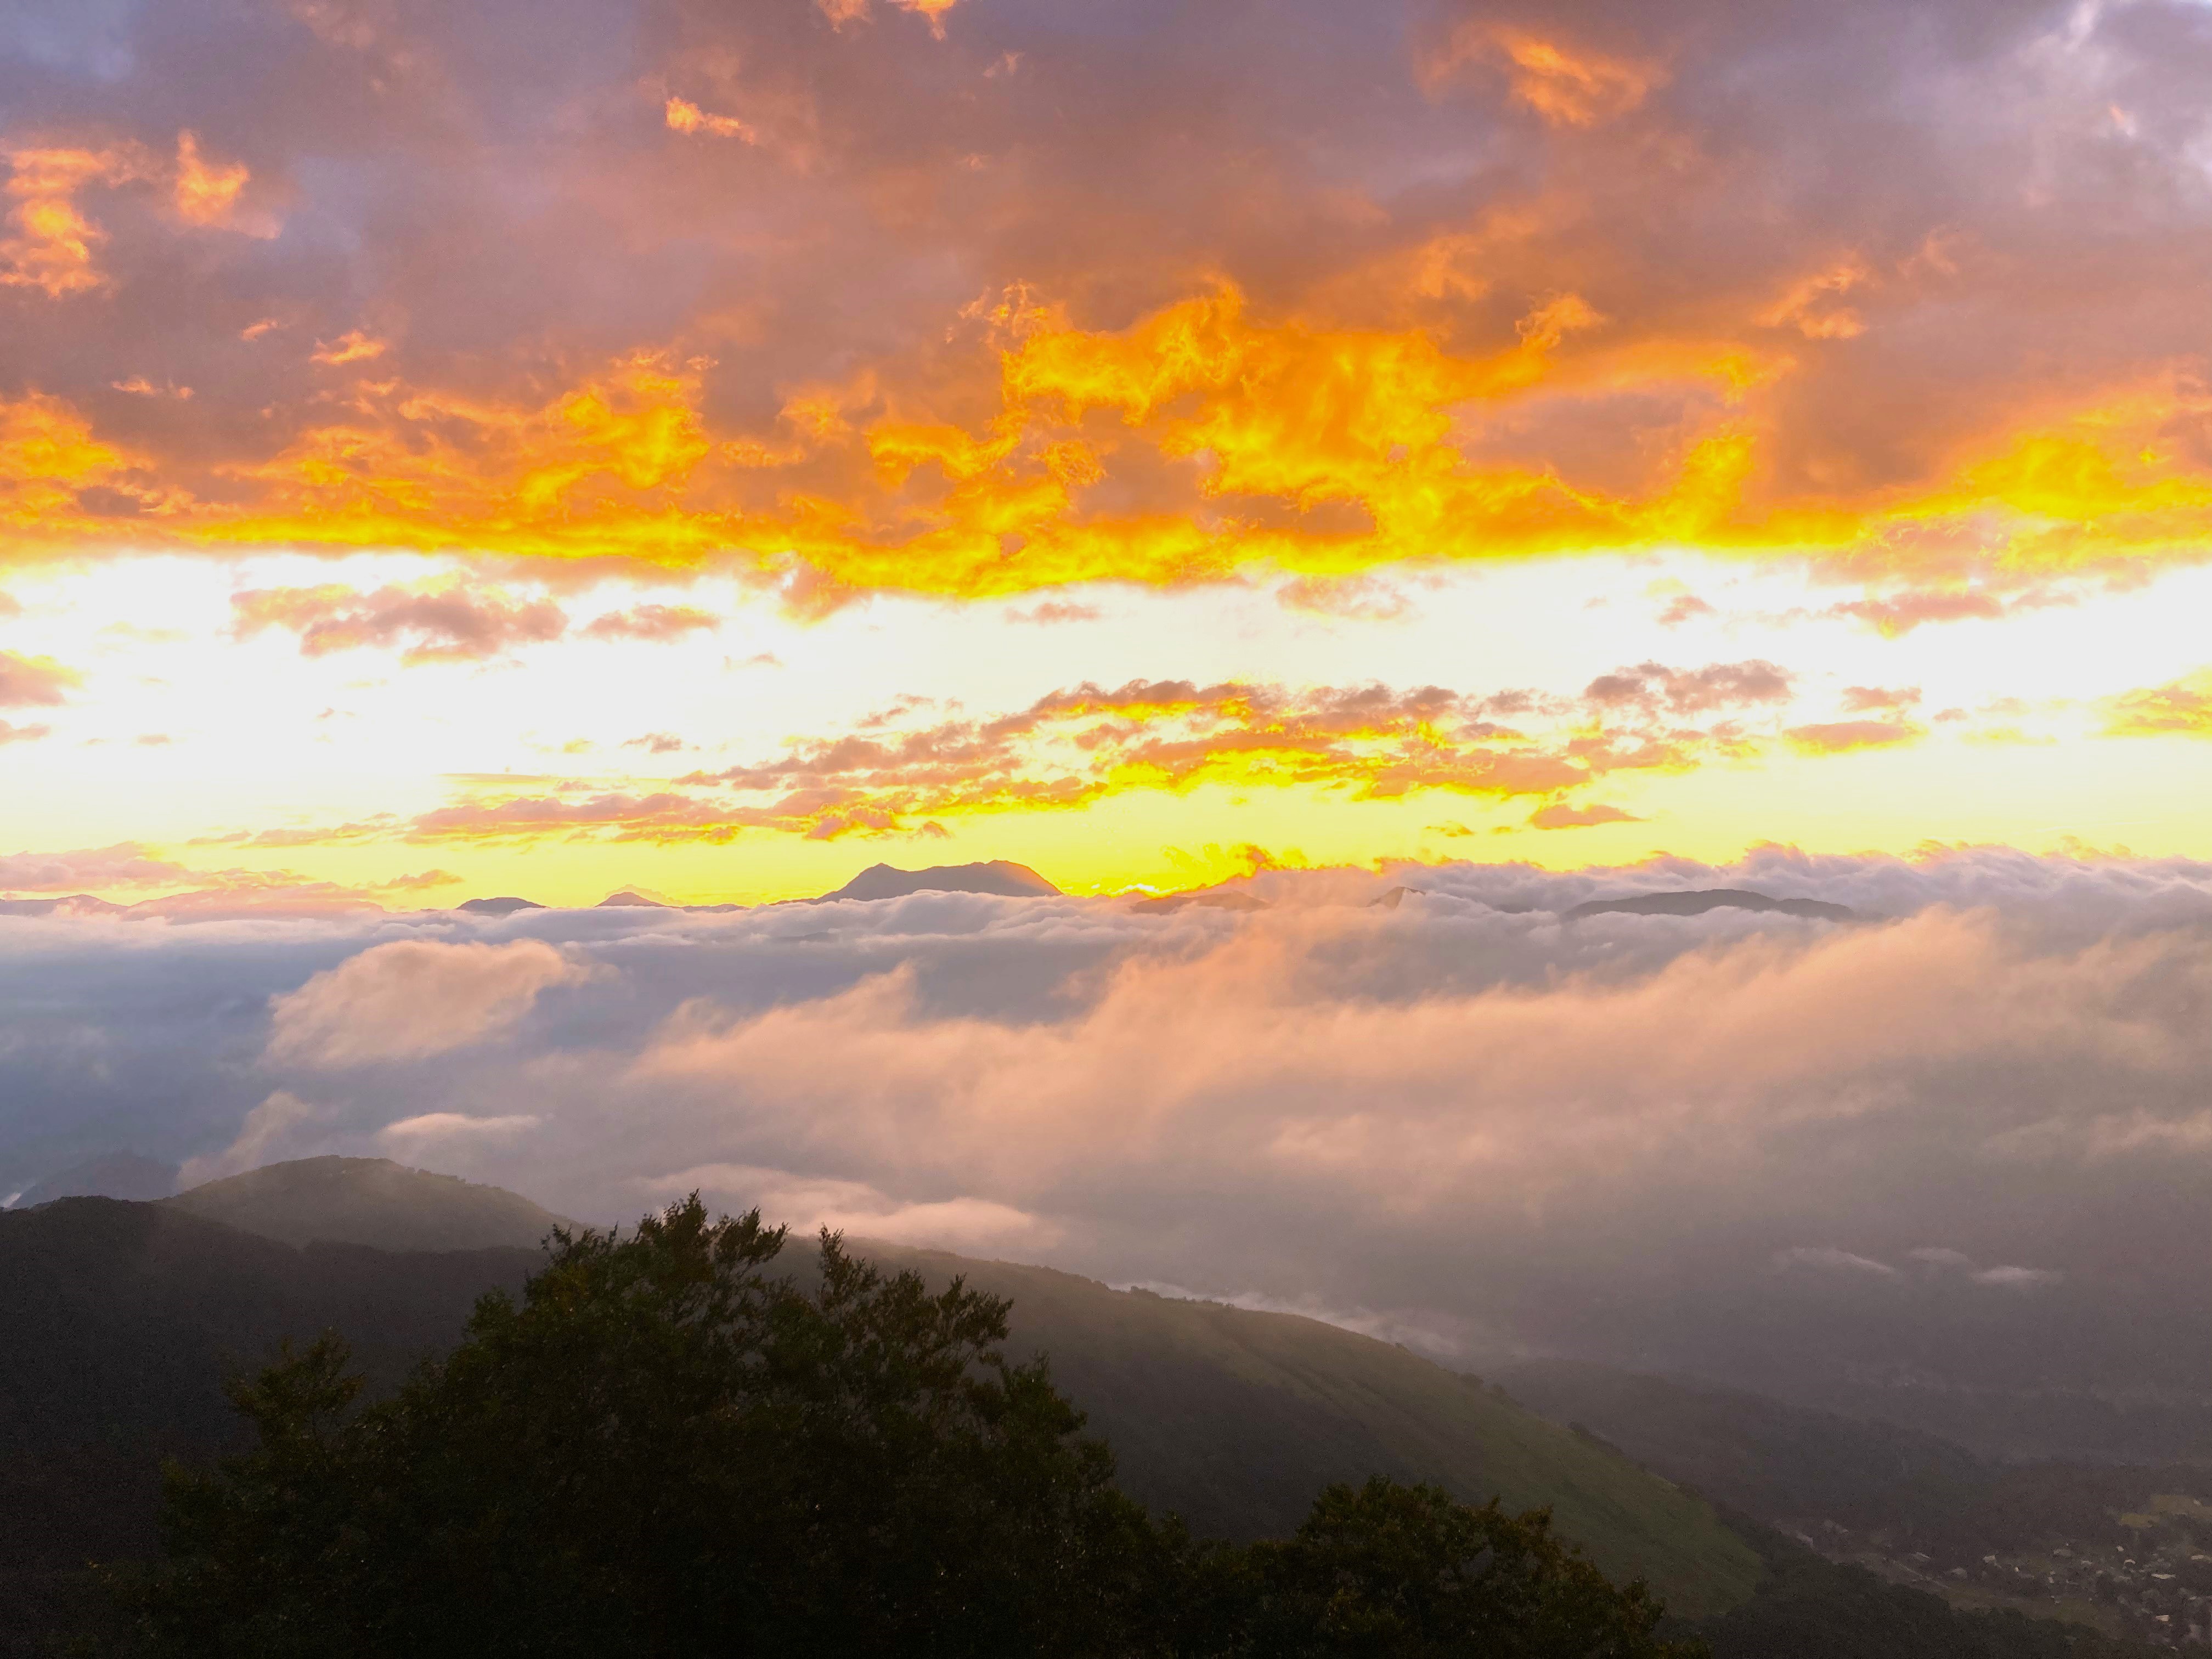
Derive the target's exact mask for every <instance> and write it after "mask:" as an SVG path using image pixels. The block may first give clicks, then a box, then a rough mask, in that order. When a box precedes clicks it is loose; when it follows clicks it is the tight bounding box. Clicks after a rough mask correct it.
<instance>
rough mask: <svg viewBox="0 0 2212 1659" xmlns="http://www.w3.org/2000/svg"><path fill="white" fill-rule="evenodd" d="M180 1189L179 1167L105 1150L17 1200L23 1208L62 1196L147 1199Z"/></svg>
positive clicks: (19, 1206)
mask: <svg viewBox="0 0 2212 1659" xmlns="http://www.w3.org/2000/svg"><path fill="white" fill-rule="evenodd" d="M176 1190H177V1166H176V1165H175V1164H163V1163H161V1162H160V1161H159V1160H158V1159H155V1158H146V1157H143V1156H142V1155H141V1154H139V1153H137V1152H103V1153H101V1154H100V1156H99V1157H97V1158H87V1159H85V1161H84V1162H83V1163H82V1164H72V1165H71V1166H70V1168H68V1169H66V1170H62V1171H61V1172H60V1173H59V1174H57V1175H50V1176H47V1177H46V1179H45V1180H43V1181H41V1182H39V1183H38V1184H37V1185H35V1186H33V1187H30V1188H26V1189H25V1190H24V1191H23V1192H22V1193H21V1194H20V1195H19V1196H18V1197H17V1198H16V1200H15V1208H16V1209H19V1210H29V1209H35V1208H36V1207H37V1206H40V1205H41V1204H50V1203H52V1201H53V1200H56V1199H58V1198H121V1199H129V1200H133V1201H138V1202H143V1200H147V1199H153V1198H167V1196H168V1195H169V1194H171V1193H173V1192H175V1191H176Z"/></svg>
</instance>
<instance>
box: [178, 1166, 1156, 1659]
mask: <svg viewBox="0 0 2212 1659" xmlns="http://www.w3.org/2000/svg"><path fill="white" fill-rule="evenodd" d="M783 1243H784V1234H783V1231H782V1230H781V1229H770V1228H765V1227H763V1226H762V1225H761V1223H760V1218H759V1216H758V1214H757V1212H756V1213H754V1214H751V1215H747V1216H745V1217H743V1218H738V1219H736V1220H731V1219H723V1220H720V1221H709V1220H708V1217H707V1213H706V1212H705V1210H704V1208H703V1207H702V1206H701V1205H700V1203H699V1201H698V1200H697V1197H696V1194H695V1195H694V1196H693V1198H692V1199H690V1200H688V1201H687V1202H685V1203H683V1204H680V1205H677V1206H672V1207H671V1208H670V1209H669V1210H668V1211H667V1212H665V1213H664V1214H662V1215H659V1216H656V1217H651V1218H647V1220H646V1221H645V1222H643V1223H642V1224H641V1225H640V1227H639V1229H638V1231H637V1232H636V1234H635V1236H634V1237H629V1238H626V1239H622V1240H619V1241H618V1240H617V1239H616V1238H614V1237H611V1236H609V1235H605V1234H597V1233H590V1232H586V1233H583V1234H580V1235H577V1236H574V1237H570V1236H568V1235H566V1234H560V1235H556V1244H555V1251H554V1256H553V1260H552V1261H551V1262H550V1265H549V1266H548V1267H546V1268H545V1269H544V1271H543V1272H541V1273H538V1275H537V1276H536V1277H535V1278H534V1279H532V1280H531V1281H530V1283H529V1285H528V1286H527V1288H526V1291H525V1292H524V1296H523V1299H522V1301H521V1303H520V1304H519V1305H518V1304H514V1303H513V1302H512V1301H511V1300H510V1299H509V1298H507V1297H506V1296H504V1295H503V1294H494V1295H491V1296H488V1297H484V1298H483V1301H482V1302H480V1303H479V1304H478V1305H477V1310H476V1313H475V1315H474V1316H473V1317H472V1319H471V1322H470V1325H469V1329H468V1334H467V1335H466V1337H465V1340H463V1342H462V1343H461V1345H460V1346H459V1348H457V1349H456V1350H455V1351H454V1352H453V1353H452V1354H450V1355H449V1356H447V1358H445V1359H443V1360H442V1361H438V1362H435V1363H432V1364H427V1365H425V1366H424V1367H423V1368H422V1370H419V1371H418V1372H417V1374H416V1376H414V1377H413V1378H412V1379H410V1381H409V1382H408V1383H406V1384H405V1385H404V1387H403V1388H402V1389H400V1390H399V1391H398V1394H397V1395H394V1396H393V1397H392V1398H391V1399H389V1400H387V1401H382V1402H380V1403H377V1404H374V1405H371V1406H369V1407H367V1408H366V1409H363V1410H359V1411H355V1410H353V1409H352V1407H354V1405H355V1403H356V1395H357V1394H358V1392H359V1387H360V1385H359V1383H358V1381H357V1380H356V1379H352V1378H349V1376H347V1374H346V1351H345V1348H344V1346H343V1344H342V1343H340V1342H338V1341H337V1340H336V1339H335V1338H331V1337H325V1338H324V1339H323V1340H319V1341H317V1342H315V1343H314V1344H313V1345H311V1346H308V1347H307V1348H306V1349H304V1350H303V1351H301V1352H297V1353H289V1352H288V1353H287V1354H286V1356H285V1357H284V1358H283V1359H282V1360H281V1361H280V1362H279V1363H278V1364H276V1365H274V1366H272V1367H271V1368H270V1369H269V1370H266V1371H264V1373H262V1374H261V1376H258V1378H256V1379H254V1380H252V1382H250V1383H244V1384H241V1385H240V1386H238V1387H236V1388H235V1389H234V1400H235V1401H236V1403H237V1405H238V1406H239V1407H240V1410H241V1411H242V1412H244V1413H245V1414H246V1416H247V1417H248V1418H249V1419H251V1421H252V1425H253V1426H254V1428H255V1430H256V1431H257V1434H258V1444H257V1446H256V1447H255V1449H253V1450H252V1452H251V1453H249V1454H247V1455H246V1456H244V1457H242V1458H240V1459H237V1460H234V1461H232V1462H229V1463H228V1464H226V1465H224V1466H222V1468H218V1469H216V1470H215V1471H212V1472H209V1473H204V1474H195V1473H190V1472H186V1471H183V1470H172V1471H171V1472H170V1474H169V1478H168V1491H167V1505H166V1514H165V1534H166V1541H167V1547H168V1559H167V1562H166V1564H165V1565H163V1567H162V1568H161V1570H160V1571H158V1572H157V1573H156V1574H155V1577H153V1578H152V1580H151V1581H150V1582H149V1583H148V1584H147V1585H146V1586H145V1587H144V1589H143V1590H142V1591H141V1592H140V1593H139V1595H138V1598H137V1599H138V1601H139V1603H140V1607H141V1608H142V1611H143V1622H144V1624H145V1626H146V1628H147V1630H148V1632H149V1637H150V1638H151V1639H152V1641H153V1644H154V1645H155V1650H157V1651H161V1652H167V1653H175V1654H194V1655H200V1654H209V1655H211V1654H224V1655H237V1656H240V1659H246V1656H255V1659H258V1656H271V1659H274V1656H290V1655H301V1656H305V1655H309V1654H313V1655H317V1656H362V1659H370V1656H382V1655H387V1654H389V1655H399V1654H409V1655H425V1656H437V1655H445V1654H453V1655H462V1654H466V1655H469V1656H471V1659H477V1656H496V1655H502V1654H518V1655H519V1654H530V1655H555V1656H557V1655H565V1654H571V1653H573V1654H586V1653H588V1654H592V1655H629V1654H635V1655H659V1654H678V1653H681V1654H685V1655H698V1654H705V1653H742V1652H749V1651H755V1650H758V1651H763V1652H767V1651H793V1650H797V1651H805V1650H811V1651H816V1652H829V1653H839V1654H853V1655H873V1654H881V1655H892V1654H896V1655H901V1656H906V1655H914V1656H933V1655H939V1654H943V1655H955V1654H957V1655H990V1654H1010V1655H1011V1654H1023V1655H1028V1654H1034V1653H1039V1652H1059V1653H1066V1654H1068V1655H1071V1656H1081V1655H1085V1654H1090V1653H1106V1652H1115V1651H1120V1650H1121V1645H1120V1644H1121V1637H1120V1635H1119V1632H1120V1631H1121V1628H1122V1626H1124V1625H1125V1624H1127V1623H1128V1622H1129V1621H1130V1620H1133V1619H1134V1618H1135V1617H1137V1616H1138V1615H1137V1613H1135V1612H1133V1610H1132V1609H1131V1608H1130V1607H1129V1605H1128V1604H1129V1602H1130V1601H1131V1599H1132V1597H1133V1595H1136V1593H1137V1591H1138V1589H1139V1585H1140V1583H1142V1582H1143V1580H1144V1578H1145V1575H1146V1573H1147V1572H1148V1571H1150V1563H1151V1562H1152V1559H1153V1558H1154V1555H1155V1554H1156V1551H1157V1546H1156V1541H1155V1539H1154V1535H1153V1534H1152V1528H1151V1527H1150V1525H1149V1522H1147V1521H1146V1517H1145V1516H1144V1514H1143V1511H1142V1510H1140V1509H1139V1508H1138V1506H1136V1505H1135V1504H1133V1503H1131V1502H1130V1501H1129V1500H1128V1499H1127V1498H1124V1497H1122V1496H1121V1494H1120V1493H1119V1492H1115V1490H1114V1487H1113V1486H1112V1473H1113V1468H1112V1461H1111V1458H1110V1456H1109V1454H1108V1453H1107V1451H1106V1449H1105V1448H1104V1447H1103V1445H1102V1444H1100V1443H1097V1442H1092V1441H1085V1440H1083V1439H1080V1438H1079V1437H1078V1433H1077V1431H1079V1428H1080V1426H1081V1424H1082V1418H1081V1415H1080V1414H1079V1413H1077V1412H1076V1411H1075V1410H1074V1408H1073V1407H1071V1406H1070V1405H1069V1404H1068V1403H1067V1402H1066V1401H1065V1400H1063V1399H1062V1398H1060V1395H1058V1394H1056V1393H1055V1392H1054V1389H1053V1388H1052V1385H1051V1382H1050V1379H1049V1376H1048V1374H1047V1371H1046V1369H1045V1366H1044V1364H1043V1363H1042V1361H1039V1362H1037V1363H1035V1364H1026V1365H1018V1364H1011V1363H1009V1362H1008V1361H1007V1360H1006V1358H1004V1357H1003V1356H1002V1355H1001V1354H1000V1353H999V1352H998V1351H997V1347H996V1346H995V1345H997V1344H998V1343H1000V1342H1002V1341H1003V1340H1005V1337H1006V1304H1004V1303H1003V1302H1001V1301H999V1300H997V1299H995V1298H993V1297H987V1296H982V1295H980V1294H977V1293H975V1292H973V1291H969V1290H967V1289H966V1288H965V1287H964V1286H963V1285H961V1284H960V1283H959V1282H958V1281H957V1280H956V1281H955V1282H954V1283H953V1284H952V1285H951V1287H950V1288H948V1289H946V1290H945V1291H941V1292H938V1293H935V1294H933V1293H931V1292H930V1291H928V1290H927V1288H926V1287H925V1286H924V1285H923V1284H922V1282H921V1279H919V1278H918V1277H917V1276H915V1275H914V1274H911V1273H902V1274H899V1275H897V1276H896V1277H891V1278H886V1277H885V1276H884V1275H883V1274H881V1273H878V1271H877V1270H876V1269H874V1268H873V1267H869V1266H867V1265H866V1264H865V1263H863V1262H860V1261H854V1259H853V1258H851V1257H850V1256H848V1255H846V1254H845V1252H844V1249H843V1248H842V1244H841V1243H840V1241H839V1240H838V1239H837V1238H836V1237H834V1236H832V1235H829V1234H827V1233H825V1234H824V1235H823V1238H822V1241H821V1249H820V1261H819V1279H818V1281H817V1283H816V1284H815V1285H813V1286H812V1287H811V1289H807V1290H802V1289H800V1288H799V1287H798V1286H797V1285H794V1284H793V1283H792V1282H791V1281H789V1280H787V1279H770V1278H769V1276H768V1274H767V1272H766V1269H767V1267H768V1264H769V1262H770V1261H773V1260H774V1258H775V1255H777V1254H778V1252H779V1251H780V1250H781V1248H782V1245H783Z"/></svg>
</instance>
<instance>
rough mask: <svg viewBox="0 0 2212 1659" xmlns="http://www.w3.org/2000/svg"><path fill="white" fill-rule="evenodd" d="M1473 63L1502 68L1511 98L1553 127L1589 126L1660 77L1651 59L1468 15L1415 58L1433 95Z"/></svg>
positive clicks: (1636, 101)
mask: <svg viewBox="0 0 2212 1659" xmlns="http://www.w3.org/2000/svg"><path fill="white" fill-rule="evenodd" d="M1472 64H1490V65H1492V66H1494V67H1497V68H1498V69H1501V70H1504V74H1505V77H1506V83H1507V86H1508V88H1510V93H1511V95H1512V98H1513V100H1514V101H1515V102H1516V103H1518V104H1520V105H1522V106H1523V107H1525V108H1528V109H1529V110H1533V111H1534V112H1535V113H1536V114H1537V115H1538V116H1540V117H1541V118H1543V119H1544V120H1545V121H1547V122H1549V123H1550V124H1551V125H1554V126H1566V127H1589V126H1595V125H1598V124H1599V123H1601V122H1604V121H1610V120H1613V119H1616V118H1619V117H1620V116H1623V115H1626V114H1627V113H1629V112H1631V111H1632V110H1634V109H1635V108H1637V106H1639V105H1640V104H1642V103H1643V101H1644V99H1645V98H1646V97H1647V96H1648V95H1649V94H1650V92H1651V91H1652V89H1653V88H1656V87H1659V86H1663V85H1664V84H1665V83H1666V80H1667V75H1666V71H1665V70H1664V69H1663V68H1662V66H1661V65H1659V64H1656V63H1648V62H1638V61H1636V60H1632V59H1629V58H1610V57H1607V56H1605V55H1604V54H1602V53H1600V52H1589V51H1580V50H1574V49H1571V48H1569V47H1567V46H1563V45H1561V44H1560V43H1559V42H1558V41H1556V40H1547V39H1545V38H1544V37H1542V36H1541V35H1536V34H1531V33H1528V32H1526V31H1525V30H1522V29H1516V28H1512V27H1506V26H1504V25H1500V24H1496V23H1492V22H1489V21H1486V20H1483V19H1480V18H1470V19H1469V20H1468V21H1466V22H1464V23H1462V24H1461V25H1460V26H1459V27H1458V28H1456V29H1455V30H1454V31H1453V32H1452V34H1451V36H1450V38H1449V40H1447V41H1446V42H1445V43H1444V46H1443V48H1442V49H1441V50H1440V51H1437V52H1432V53H1430V54H1428V55H1427V56H1425V58H1423V59H1422V61H1421V64H1420V70H1421V79H1422V82H1423V84H1424V85H1425V86H1426V87H1427V88H1428V89H1429V91H1430V93H1431V95H1433V94H1435V93H1436V92H1437V90H1438V89H1439V88H1442V87H1443V86H1445V85H1446V84H1448V83H1449V82H1451V81H1452V80H1454V79H1455V78H1456V77H1457V76H1459V75H1461V74H1462V72H1463V71H1464V70H1466V69H1467V68H1468V66H1469V65H1472Z"/></svg>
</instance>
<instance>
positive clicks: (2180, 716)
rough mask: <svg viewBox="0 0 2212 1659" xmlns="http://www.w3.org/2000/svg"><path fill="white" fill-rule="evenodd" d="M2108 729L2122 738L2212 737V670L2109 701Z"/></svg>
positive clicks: (2106, 714) (2107, 710)
mask: <svg viewBox="0 0 2212 1659" xmlns="http://www.w3.org/2000/svg"><path fill="white" fill-rule="evenodd" d="M2105 730H2106V732H2107V733H2108V734H2110V735H2111V736H2113V737H2118V738H2150V737H2164V736H2168V735H2174V734H2179V735H2180V736H2183V737H2191V738H2203V737H2212V672H2208V671H2199V672H2197V673H2195V674H2191V675H2189V676H2188V677H2187V678H2183V679H2179V680H2175V681H2173V682H2172V683H2171V684H2166V685H2158V686H2151V687H2148V688H2147V689H2145V690H2140V691H2128V692H2124V693H2123V694H2121V695H2120V696H2117V697H2114V698H2112V700H2111V701H2110V702H2107V703H2106V706H2105Z"/></svg>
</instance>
